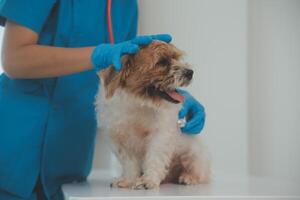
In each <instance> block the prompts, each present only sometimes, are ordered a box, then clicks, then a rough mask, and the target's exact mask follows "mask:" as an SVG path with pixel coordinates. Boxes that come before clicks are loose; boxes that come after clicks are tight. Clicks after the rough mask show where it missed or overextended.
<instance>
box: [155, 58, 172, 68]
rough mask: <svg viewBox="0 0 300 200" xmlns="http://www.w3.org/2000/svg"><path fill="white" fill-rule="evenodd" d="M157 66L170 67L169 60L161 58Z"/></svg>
mask: <svg viewBox="0 0 300 200" xmlns="http://www.w3.org/2000/svg"><path fill="white" fill-rule="evenodd" d="M157 64H158V65H162V66H167V65H170V60H169V59H167V58H161V59H160V60H159V61H158V62H157Z"/></svg>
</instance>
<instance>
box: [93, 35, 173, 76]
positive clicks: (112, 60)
mask: <svg viewBox="0 0 300 200" xmlns="http://www.w3.org/2000/svg"><path fill="white" fill-rule="evenodd" d="M153 40H161V41H164V42H168V43H169V42H170V41H171V40H172V37H171V36H170V35H168V34H159V35H145V36H139V37H136V38H134V39H132V40H129V41H126V42H121V43H118V44H100V45H99V46H97V47H96V48H95V49H94V50H93V52H92V56H91V59H92V63H93V67H94V69H95V70H96V71H100V70H102V69H105V68H107V67H109V66H110V65H113V66H114V68H115V69H116V70H117V71H119V70H120V69H121V67H122V63H121V58H122V56H123V55H124V54H135V53H136V52H137V51H138V50H139V46H141V45H148V44H150V43H151V42H152V41H153Z"/></svg>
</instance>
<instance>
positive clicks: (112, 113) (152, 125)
mask: <svg viewBox="0 0 300 200" xmlns="http://www.w3.org/2000/svg"><path fill="white" fill-rule="evenodd" d="M182 55H183V52H182V51H180V50H179V49H177V48H176V47H175V46H174V45H173V44H168V43H165V42H161V41H156V40H155V41H153V42H152V43H151V44H149V45H147V46H144V47H141V49H140V51H139V52H138V53H137V54H135V55H125V56H123V58H122V69H121V71H120V72H117V71H115V70H114V68H113V67H110V68H107V69H105V70H103V71H101V72H100V73H99V74H98V75H99V76H100V79H101V83H100V85H99V88H100V89H99V92H98V94H97V96H96V102H95V106H96V113H97V122H98V125H99V127H100V126H101V134H108V136H109V138H110V144H111V147H112V150H113V152H114V153H115V155H116V157H117V158H118V160H119V162H120V164H121V166H122V170H123V171H122V175H121V177H119V178H116V179H114V180H113V181H112V184H111V186H112V187H120V188H132V189H158V188H159V186H160V184H161V183H166V182H172V183H179V184H185V185H196V184H200V183H207V182H208V181H209V180H210V165H209V161H208V156H207V153H206V148H204V145H203V144H202V142H201V136H200V135H186V134H183V133H181V131H180V127H179V125H178V123H177V122H178V112H179V110H180V109H181V106H182V102H183V101H184V97H183V96H182V95H181V94H180V93H179V92H177V90H176V88H178V87H185V86H188V85H189V84H190V82H191V81H192V77H193V71H192V70H191V69H190V67H189V65H188V64H187V63H184V62H182ZM99 130H100V128H99Z"/></svg>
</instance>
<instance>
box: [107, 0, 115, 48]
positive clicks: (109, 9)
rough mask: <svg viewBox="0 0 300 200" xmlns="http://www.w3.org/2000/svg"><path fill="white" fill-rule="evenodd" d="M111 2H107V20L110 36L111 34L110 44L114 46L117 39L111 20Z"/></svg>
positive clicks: (109, 0)
mask: <svg viewBox="0 0 300 200" xmlns="http://www.w3.org/2000/svg"><path fill="white" fill-rule="evenodd" d="M111 1H112V0H107V6H106V18H107V28H108V34H109V42H110V43H111V44H114V43H115V38H114V33H113V26H112V18H111Z"/></svg>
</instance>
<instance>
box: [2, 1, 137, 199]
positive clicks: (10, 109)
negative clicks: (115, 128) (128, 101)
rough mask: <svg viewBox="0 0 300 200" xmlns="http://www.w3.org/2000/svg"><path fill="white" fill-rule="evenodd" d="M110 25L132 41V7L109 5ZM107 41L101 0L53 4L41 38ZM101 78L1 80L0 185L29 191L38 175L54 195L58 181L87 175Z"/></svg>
mask: <svg viewBox="0 0 300 200" xmlns="http://www.w3.org/2000/svg"><path fill="white" fill-rule="evenodd" d="M112 22H113V30H114V37H115V41H116V42H121V41H124V40H128V39H131V38H133V37H135V35H136V30H137V2H136V1H135V0H113V1H112ZM108 42H109V40H108V32H107V19H106V1H105V0H89V1H84V0H57V2H56V4H55V6H54V7H53V10H52V13H51V16H49V18H48V20H47V22H46V23H45V25H44V28H43V30H42V32H41V34H40V36H39V41H38V43H39V44H41V45H49V46H55V47H69V48H78V47H86V46H96V45H98V44H101V43H108ZM98 81H99V80H98V77H97V75H96V73H95V71H93V70H90V71H85V72H81V73H77V74H71V75H67V76H62V77H53V78H46V79H10V78H9V77H7V76H6V75H5V74H2V75H1V77H0V112H1V113H0V125H1V126H0V133H1V134H0V151H1V152H4V154H2V155H0V175H3V177H1V178H2V181H0V182H3V183H0V188H2V187H4V188H3V189H4V190H7V191H9V192H12V193H16V194H22V195H25V194H28V192H29V191H28V190H30V189H31V187H32V185H31V184H33V181H35V179H36V177H37V176H38V175H39V174H40V175H41V176H43V177H42V178H43V180H42V181H43V184H44V185H45V187H46V189H47V192H48V194H54V193H55V192H57V190H58V188H59V185H60V184H62V183H65V182H70V181H74V180H83V179H84V178H85V177H86V176H87V174H88V173H89V171H90V169H91V163H92V156H93V147H94V138H95V132H96V119H95V113H94V110H95V109H94V98H95V94H96V91H97V87H98ZM12 155H15V156H12ZM41 159H42V160H41ZM4 163H5V164H4ZM2 164H4V165H2ZM17 166H22V168H18V167H17ZM40 170H41V171H40ZM32 179H34V180H32ZM19 180H24V181H23V182H24V183H29V184H27V186H25V189H24V188H23V189H22V188H18V187H20V182H19Z"/></svg>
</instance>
